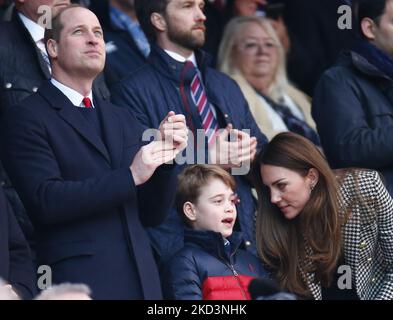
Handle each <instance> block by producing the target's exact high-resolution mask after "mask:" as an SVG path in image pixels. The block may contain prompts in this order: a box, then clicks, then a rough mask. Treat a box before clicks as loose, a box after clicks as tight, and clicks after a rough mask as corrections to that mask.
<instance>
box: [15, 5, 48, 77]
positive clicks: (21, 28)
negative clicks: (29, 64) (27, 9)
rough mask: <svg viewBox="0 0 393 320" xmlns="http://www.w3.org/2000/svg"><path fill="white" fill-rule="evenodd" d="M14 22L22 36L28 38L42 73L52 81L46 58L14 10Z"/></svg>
mask: <svg viewBox="0 0 393 320" xmlns="http://www.w3.org/2000/svg"><path fill="white" fill-rule="evenodd" d="M12 20H13V21H15V23H16V25H17V28H18V29H19V31H20V34H21V35H24V36H25V37H26V40H27V41H28V42H29V47H30V48H31V50H33V51H34V54H35V55H36V57H37V59H38V64H39V66H40V68H41V71H42V73H43V74H44V75H45V77H46V79H50V78H51V74H50V70H49V68H48V65H47V63H46V62H45V60H44V58H43V57H42V53H41V50H40V49H39V48H38V47H37V45H36V43H35V42H34V40H33V38H32V37H31V35H30V32H29V30H27V29H26V27H25V25H24V24H23V22H22V20H21V19H20V17H19V15H18V13H17V11H16V10H14V12H13V16H12ZM30 48H29V49H30Z"/></svg>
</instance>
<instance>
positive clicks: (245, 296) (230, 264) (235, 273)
mask: <svg viewBox="0 0 393 320" xmlns="http://www.w3.org/2000/svg"><path fill="white" fill-rule="evenodd" d="M236 251H237V250H235V251H233V252H232V253H231V255H230V256H229V261H228V259H225V258H224V257H223V256H222V255H221V253H220V250H218V256H219V257H220V258H221V259H222V261H223V262H224V264H225V265H226V266H227V267H229V269H231V271H232V273H233V276H234V277H235V279H236V281H237V284H238V286H239V289H240V292H241V293H242V296H243V298H244V300H247V295H246V292H245V291H244V289H243V287H242V285H241V283H240V280H239V274H238V273H237V271H236V270H235V267H234V266H233V264H232V261H233V260H232V257H233V256H234V255H235V253H236ZM227 261H228V262H229V263H227Z"/></svg>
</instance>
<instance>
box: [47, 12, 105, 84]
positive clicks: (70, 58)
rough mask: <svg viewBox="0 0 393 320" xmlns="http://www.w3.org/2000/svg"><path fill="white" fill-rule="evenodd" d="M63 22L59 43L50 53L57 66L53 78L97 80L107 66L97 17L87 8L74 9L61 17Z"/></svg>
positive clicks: (55, 44)
mask: <svg viewBox="0 0 393 320" xmlns="http://www.w3.org/2000/svg"><path fill="white" fill-rule="evenodd" d="M61 22H62V24H63V29H62V30H61V33H60V38H59V41H58V42H55V43H54V44H53V46H54V48H53V49H52V50H48V53H49V54H50V55H51V57H52V59H53V63H54V65H55V64H57V66H56V67H55V68H54V69H53V72H54V75H55V73H56V72H61V73H64V74H67V75H68V76H72V77H85V78H93V79H94V78H95V77H96V76H97V74H98V73H100V72H101V71H102V70H103V68H104V64H105V43H104V39H103V33H102V29H101V26H100V23H99V21H98V19H97V17H96V16H95V14H94V13H92V12H91V11H90V10H87V9H85V8H72V9H68V10H67V11H65V12H64V13H63V14H62V16H61ZM48 48H49V45H48Z"/></svg>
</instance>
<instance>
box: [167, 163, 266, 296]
mask: <svg viewBox="0 0 393 320" xmlns="http://www.w3.org/2000/svg"><path fill="white" fill-rule="evenodd" d="M235 187H236V186H235V180H234V179H233V177H232V176H231V175H230V174H229V173H228V172H227V171H225V170H224V169H222V168H220V167H218V166H214V165H192V166H189V167H188V168H186V169H185V170H184V171H183V172H182V173H181V174H180V175H179V177H178V190H177V195H176V207H177V210H178V213H179V214H180V215H181V216H182V217H183V218H184V220H185V222H186V224H187V225H188V226H189V227H188V228H186V230H185V246H184V248H183V249H181V250H180V251H179V252H178V253H176V254H175V256H174V257H173V258H172V259H171V260H170V262H169V263H168V265H167V268H166V270H167V271H166V273H164V276H163V282H164V286H163V287H164V292H165V295H166V297H167V298H168V299H176V300H249V299H250V294H249V292H248V285H249V283H250V282H251V280H252V279H254V278H255V277H266V272H265V270H264V269H263V267H262V265H261V263H260V261H259V260H258V259H257V258H256V257H255V256H254V255H252V254H251V253H249V252H247V251H245V250H243V249H242V248H241V245H242V242H243V241H242V240H243V239H242V234H241V233H240V232H233V227H234V225H235V221H236V214H237V211H236V205H237V203H238V197H237V195H236V194H235V191H234V190H235V189H236V188H235Z"/></svg>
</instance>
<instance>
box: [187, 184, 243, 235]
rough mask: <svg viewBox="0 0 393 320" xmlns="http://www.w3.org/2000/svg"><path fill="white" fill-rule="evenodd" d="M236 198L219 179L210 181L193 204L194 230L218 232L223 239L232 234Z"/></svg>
mask: <svg viewBox="0 0 393 320" xmlns="http://www.w3.org/2000/svg"><path fill="white" fill-rule="evenodd" d="M237 199H238V198H237V196H236V194H235V193H234V192H233V190H232V189H231V188H230V187H229V186H227V185H226V184H224V182H222V181H221V180H220V179H214V178H213V179H211V180H210V181H209V183H208V184H207V185H206V186H205V187H203V188H202V189H201V195H200V196H199V198H198V200H197V202H196V203H195V204H193V210H194V216H195V220H194V221H193V228H194V229H196V230H210V231H215V232H219V233H221V234H222V236H223V237H224V238H227V237H229V236H230V235H231V234H232V231H233V226H234V225H235V221H236V203H237Z"/></svg>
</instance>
